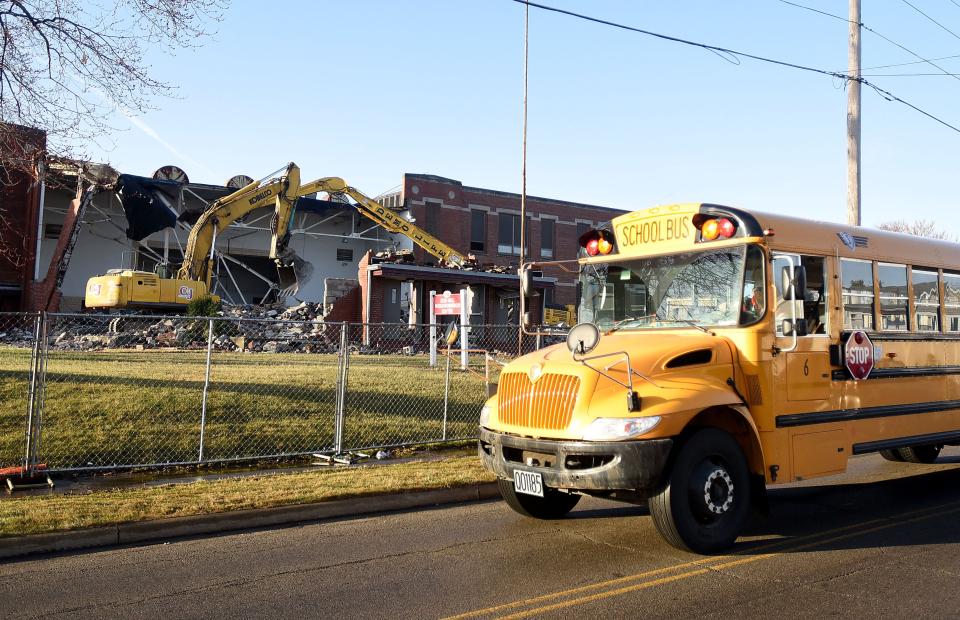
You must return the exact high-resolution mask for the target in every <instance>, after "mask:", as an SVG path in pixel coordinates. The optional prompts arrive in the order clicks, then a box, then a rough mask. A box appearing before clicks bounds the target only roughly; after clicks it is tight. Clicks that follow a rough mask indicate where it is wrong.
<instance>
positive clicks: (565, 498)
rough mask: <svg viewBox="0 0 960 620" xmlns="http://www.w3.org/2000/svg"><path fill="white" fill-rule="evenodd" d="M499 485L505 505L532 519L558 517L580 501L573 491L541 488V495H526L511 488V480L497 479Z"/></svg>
mask: <svg viewBox="0 0 960 620" xmlns="http://www.w3.org/2000/svg"><path fill="white" fill-rule="evenodd" d="M497 485H498V486H499V487H500V495H502V496H503V501H505V502H507V506H510V507H511V508H513V510H514V511H515V512H518V513H520V514H522V515H523V516H525V517H533V518H534V519H559V518H560V517H562V516H564V515H565V514H567V513H568V512H570V511H571V510H573V507H574V506H576V505H577V502H579V501H580V496H579V495H574V494H573V493H564V492H562V491H557V490H556V489H548V488H544V489H543V497H537V496H535V495H526V494H524V493H517V492H516V491H515V490H514V488H513V480H504V479H502V478H500V479H498V480H497Z"/></svg>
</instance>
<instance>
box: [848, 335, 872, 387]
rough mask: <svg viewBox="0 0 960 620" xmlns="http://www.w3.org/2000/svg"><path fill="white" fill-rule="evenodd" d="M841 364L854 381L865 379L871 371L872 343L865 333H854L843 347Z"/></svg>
mask: <svg viewBox="0 0 960 620" xmlns="http://www.w3.org/2000/svg"><path fill="white" fill-rule="evenodd" d="M843 364H844V366H846V367H847V371H848V372H849V373H850V376H851V377H853V378H854V379H858V380H859V379H866V378H867V377H869V376H870V371H871V370H873V342H872V341H871V340H870V337H869V336H867V333H866V332H863V331H859V330H858V331H855V332H853V333H851V334H850V337H849V338H847V344H846V345H845V346H844V356H843Z"/></svg>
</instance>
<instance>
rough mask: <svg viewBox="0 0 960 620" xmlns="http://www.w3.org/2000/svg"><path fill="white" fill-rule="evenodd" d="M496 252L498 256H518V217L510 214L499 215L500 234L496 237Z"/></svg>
mask: <svg viewBox="0 0 960 620" xmlns="http://www.w3.org/2000/svg"><path fill="white" fill-rule="evenodd" d="M497 252H499V253H500V254H517V255H519V254H520V216H519V215H513V214H511V213H501V214H500V234H499V236H498V237H497Z"/></svg>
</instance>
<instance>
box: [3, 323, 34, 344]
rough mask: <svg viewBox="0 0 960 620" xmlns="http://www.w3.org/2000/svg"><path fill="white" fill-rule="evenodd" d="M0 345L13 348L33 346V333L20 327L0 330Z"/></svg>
mask: <svg viewBox="0 0 960 620" xmlns="http://www.w3.org/2000/svg"><path fill="white" fill-rule="evenodd" d="M0 344H4V345H9V346H14V347H31V346H33V332H32V331H31V330H29V329H24V328H21V327H4V328H0Z"/></svg>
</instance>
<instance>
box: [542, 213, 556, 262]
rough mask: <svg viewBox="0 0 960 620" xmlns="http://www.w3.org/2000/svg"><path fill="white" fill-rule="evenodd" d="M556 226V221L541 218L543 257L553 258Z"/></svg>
mask: <svg viewBox="0 0 960 620" xmlns="http://www.w3.org/2000/svg"><path fill="white" fill-rule="evenodd" d="M555 227H556V222H555V221H553V220H544V219H541V220H540V256H542V257H543V258H553V242H554V229H555Z"/></svg>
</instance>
